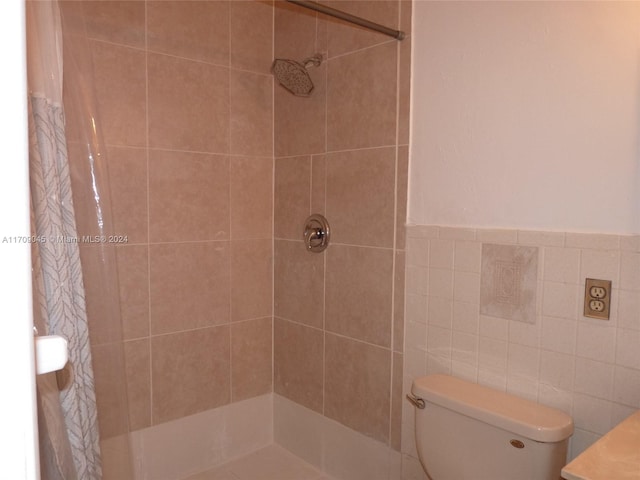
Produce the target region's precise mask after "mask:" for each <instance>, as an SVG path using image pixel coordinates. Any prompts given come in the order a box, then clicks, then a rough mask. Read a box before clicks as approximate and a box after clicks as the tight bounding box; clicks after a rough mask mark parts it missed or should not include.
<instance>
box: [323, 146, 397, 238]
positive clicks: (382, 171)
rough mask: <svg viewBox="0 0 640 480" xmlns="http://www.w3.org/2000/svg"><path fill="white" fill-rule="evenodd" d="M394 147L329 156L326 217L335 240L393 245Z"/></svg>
mask: <svg viewBox="0 0 640 480" xmlns="http://www.w3.org/2000/svg"><path fill="white" fill-rule="evenodd" d="M394 178H395V148H379V149H371V150H356V151H350V152H340V153H332V154H329V155H327V219H328V220H329V223H330V224H331V227H332V232H331V240H332V241H333V242H336V243H348V244H352V245H369V246H374V247H389V248H391V247H393V240H394V228H395V215H394V214H395V209H394V205H395V181H394Z"/></svg>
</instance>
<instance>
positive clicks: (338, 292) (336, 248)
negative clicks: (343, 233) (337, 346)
mask: <svg viewBox="0 0 640 480" xmlns="http://www.w3.org/2000/svg"><path fill="white" fill-rule="evenodd" d="M392 282H393V251H391V250H383V249H377V248H362V247H349V246H343V245H333V246H331V247H330V248H329V250H328V251H327V276H326V307H325V308H326V314H325V325H326V327H325V328H326V329H327V330H328V331H331V332H335V333H339V334H341V335H347V336H349V337H352V338H357V339H359V340H363V341H366V342H370V343H375V344H376V345H381V346H384V347H387V348H391V322H392V309H391V303H392V301H391V299H392V290H391V286H392Z"/></svg>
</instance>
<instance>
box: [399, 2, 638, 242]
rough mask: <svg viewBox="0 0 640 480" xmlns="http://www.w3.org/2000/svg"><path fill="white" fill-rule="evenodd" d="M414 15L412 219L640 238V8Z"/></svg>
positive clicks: (504, 8)
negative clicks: (630, 234)
mask: <svg viewBox="0 0 640 480" xmlns="http://www.w3.org/2000/svg"><path fill="white" fill-rule="evenodd" d="M413 18H414V27H413V32H414V33H413V41H414V46H413V50H414V52H413V79H412V80H413V85H412V88H413V100H412V107H411V108H412V141H411V150H412V152H411V166H410V168H411V172H410V185H409V188H410V193H409V213H408V223H410V224H437V225H466V226H474V227H475V226H480V227H504V228H520V229H538V230H559V231H582V232H609V233H640V195H639V192H640V190H639V188H638V186H639V181H638V178H639V153H638V152H639V148H640V147H639V134H640V125H639V123H640V122H639V120H640V95H639V92H640V2H602V3H593V2H431V1H425V0H416V1H415V3H414V17H413Z"/></svg>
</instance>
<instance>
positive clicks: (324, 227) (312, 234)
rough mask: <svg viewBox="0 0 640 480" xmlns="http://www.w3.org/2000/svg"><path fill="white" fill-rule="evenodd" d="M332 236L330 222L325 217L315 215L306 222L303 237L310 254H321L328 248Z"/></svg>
mask: <svg viewBox="0 0 640 480" xmlns="http://www.w3.org/2000/svg"><path fill="white" fill-rule="evenodd" d="M330 235H331V231H330V228H329V222H328V220H327V219H326V218H325V217H324V216H322V215H320V214H318V213H315V214H313V215H311V216H310V217H308V218H307V219H306V220H305V222H304V231H303V234H302V236H303V239H304V243H305V245H306V246H307V250H309V251H310V252H314V253H319V252H322V251H323V250H324V249H325V248H327V247H328V246H329V236H330Z"/></svg>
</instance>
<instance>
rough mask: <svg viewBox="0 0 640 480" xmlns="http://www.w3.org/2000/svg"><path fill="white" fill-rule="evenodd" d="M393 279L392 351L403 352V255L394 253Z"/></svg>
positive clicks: (398, 252) (402, 253)
mask: <svg viewBox="0 0 640 480" xmlns="http://www.w3.org/2000/svg"><path fill="white" fill-rule="evenodd" d="M395 255H396V264H395V277H394V285H393V295H394V297H393V298H394V300H393V350H394V351H396V352H403V351H404V346H403V345H404V293H405V262H404V259H405V253H404V251H396V253H395Z"/></svg>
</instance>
